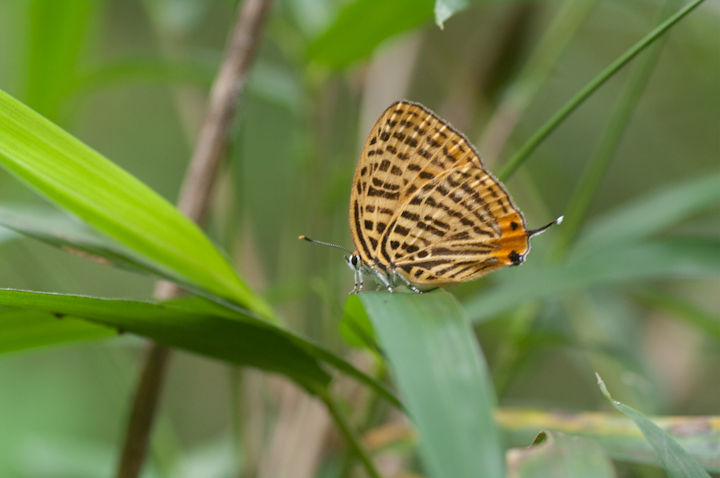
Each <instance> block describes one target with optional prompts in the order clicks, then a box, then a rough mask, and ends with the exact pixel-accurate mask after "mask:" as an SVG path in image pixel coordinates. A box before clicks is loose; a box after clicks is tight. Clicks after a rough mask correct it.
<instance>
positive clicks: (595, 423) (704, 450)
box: [495, 408, 720, 473]
mask: <svg viewBox="0 0 720 478" xmlns="http://www.w3.org/2000/svg"><path fill="white" fill-rule="evenodd" d="M495 418H496V420H497V422H498V424H499V425H500V426H501V427H502V429H503V431H504V432H505V435H506V436H507V439H508V442H509V443H510V445H511V446H520V445H522V444H525V443H527V442H528V440H532V438H533V437H534V436H535V435H536V434H537V432H538V430H547V429H552V430H558V431H561V432H564V433H568V434H573V435H579V436H583V437H586V438H592V439H593V440H594V441H595V442H597V443H598V444H599V445H600V446H601V447H602V448H603V449H604V450H605V453H607V454H608V455H609V456H610V457H611V458H612V459H613V460H618V461H624V462H628V463H637V464H643V465H655V466H661V463H660V460H659V459H658V456H657V454H656V453H655V451H654V450H653V448H652V446H651V445H650V443H648V441H647V440H646V439H645V438H644V437H643V435H642V433H640V430H638V428H637V427H636V426H635V424H634V423H633V421H632V420H630V419H629V418H627V417H625V416H621V415H618V414H610V413H601V412H571V411H568V410H563V411H560V412H558V411H549V410H536V409H524V408H502V409H500V410H498V413H497V414H496V415H495ZM651 420H652V421H653V423H655V424H656V425H657V426H658V427H660V428H661V429H662V430H663V431H664V432H665V433H667V434H668V435H669V436H670V437H671V438H672V439H673V440H675V441H676V442H678V443H679V444H680V446H682V447H683V449H685V451H687V452H688V453H689V454H690V456H692V457H693V458H694V459H696V460H697V461H698V462H699V463H700V464H701V465H702V466H703V467H705V468H706V469H707V470H708V471H711V472H713V473H720V455H718V452H717V451H718V449H720V416H705V417H695V416H693V417H682V416H681V417H651Z"/></svg>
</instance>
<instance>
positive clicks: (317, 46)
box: [309, 0, 433, 68]
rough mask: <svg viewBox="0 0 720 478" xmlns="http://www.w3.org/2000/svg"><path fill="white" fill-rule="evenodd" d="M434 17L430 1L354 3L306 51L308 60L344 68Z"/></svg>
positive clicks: (397, 0)
mask: <svg viewBox="0 0 720 478" xmlns="http://www.w3.org/2000/svg"><path fill="white" fill-rule="evenodd" d="M432 17H433V2H432V0H393V1H392V2H388V1H386V0H357V1H355V2H352V3H349V4H347V5H346V6H345V7H344V8H343V9H342V10H341V11H340V14H339V15H338V17H337V19H336V20H335V21H334V22H333V23H332V24H331V25H330V27H329V28H328V29H327V30H326V31H325V32H324V33H323V34H322V35H320V37H319V38H317V39H316V40H315V41H314V42H313V43H312V44H311V45H310V50H309V58H310V60H313V61H316V62H318V63H322V64H323V65H328V66H331V67H333V68H345V67H347V66H348V65H350V64H351V63H354V62H355V61H357V60H361V59H363V58H366V57H367V56H369V55H370V54H371V53H372V52H373V51H374V50H375V48H377V46H378V45H379V44H380V43H382V42H383V41H385V40H387V39H388V38H390V37H392V36H394V35H396V34H398V33H400V32H403V31H405V30H410V29H412V28H415V27H417V26H419V25H422V24H423V23H425V22H427V21H429V20H430V19H432Z"/></svg>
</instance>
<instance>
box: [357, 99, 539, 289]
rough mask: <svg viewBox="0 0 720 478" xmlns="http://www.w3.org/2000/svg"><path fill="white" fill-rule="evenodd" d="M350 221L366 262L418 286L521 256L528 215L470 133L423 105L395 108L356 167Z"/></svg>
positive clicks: (475, 273)
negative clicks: (479, 151)
mask: <svg viewBox="0 0 720 478" xmlns="http://www.w3.org/2000/svg"><path fill="white" fill-rule="evenodd" d="M350 228H351V232H352V236H353V241H354V242H355V245H356V247H357V249H358V253H359V254H360V257H361V258H362V260H363V261H364V262H365V263H366V264H368V265H370V266H371V267H373V268H375V269H376V270H377V269H380V270H382V271H383V273H387V274H391V273H392V271H397V272H398V273H400V274H402V275H404V276H405V277H406V278H407V279H408V280H410V281H411V282H413V283H417V284H429V285H442V284H447V283H454V282H463V281H467V280H472V279H474V278H476V277H479V276H481V275H483V274H485V273H487V272H490V271H492V270H494V269H497V268H499V267H503V266H508V265H513V264H518V263H520V262H522V260H523V258H524V257H525V254H527V252H528V251H529V242H528V234H527V229H526V227H525V220H524V219H523V216H522V213H521V212H520V211H519V210H518V209H517V208H516V207H515V205H514V204H513V203H512V200H511V199H510V197H509V195H508V193H507V191H505V189H504V187H503V186H502V184H500V183H499V182H498V181H497V180H496V179H495V178H494V177H493V176H492V175H491V174H490V173H488V172H487V171H485V169H484V168H483V165H482V161H481V160H480V157H479V156H478V154H477V152H476V151H475V149H474V148H473V147H472V146H471V144H470V142H469V141H468V140H467V139H466V138H465V136H464V135H463V134H462V133H460V132H458V131H456V130H455V129H454V128H452V127H451V126H450V125H449V124H447V123H446V122H445V121H443V120H442V119H440V118H438V117H437V116H436V115H435V114H434V113H433V112H432V111H430V110H428V109H426V108H425V107H423V106H422V105H418V104H416V103H411V102H407V101H402V102H398V103H395V104H393V105H391V106H390V107H389V108H388V109H387V110H385V112H384V113H383V114H382V116H381V117H380V118H379V119H378V121H377V122H376V123H375V125H374V126H373V129H372V131H371V132H370V134H369V136H368V139H367V140H366V142H365V145H364V147H363V151H362V154H361V157H360V161H359V162H358V166H357V169H356V171H355V177H354V181H353V191H352V193H351V198H350Z"/></svg>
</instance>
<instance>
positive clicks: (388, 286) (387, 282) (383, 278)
mask: <svg viewBox="0 0 720 478" xmlns="http://www.w3.org/2000/svg"><path fill="white" fill-rule="evenodd" d="M374 272H375V276H376V277H377V278H378V280H379V281H380V282H382V285H384V286H385V288H386V289H387V291H388V292H390V293H391V294H392V293H393V292H395V291H394V290H393V288H392V285H391V284H390V280H389V279H388V277H387V276H386V275H385V274H383V273H382V272H378V271H374Z"/></svg>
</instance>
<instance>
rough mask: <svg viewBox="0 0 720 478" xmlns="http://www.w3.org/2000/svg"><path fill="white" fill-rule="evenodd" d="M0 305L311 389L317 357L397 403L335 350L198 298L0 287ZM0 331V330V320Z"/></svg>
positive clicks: (321, 382) (320, 383) (317, 377)
mask: <svg viewBox="0 0 720 478" xmlns="http://www.w3.org/2000/svg"><path fill="white" fill-rule="evenodd" d="M0 306H7V307H15V308H22V309H27V311H37V312H45V313H48V312H49V313H51V314H59V315H61V316H73V317H79V318H83V319H87V320H89V321H92V322H95V323H100V324H103V325H109V326H112V327H115V328H118V329H121V330H123V331H128V332H132V333H134V334H137V335H141V336H144V337H147V338H150V339H152V340H154V341H156V342H159V343H162V344H165V345H168V346H170V347H177V348H181V349H185V350H188V351H191V352H195V353H198V354H201V355H205V356H208V357H212V358H216V359H219V360H223V361H226V362H231V363H236V364H241V365H249V366H252V367H257V368H260V369H263V370H267V371H270V372H277V373H281V374H284V375H286V376H288V377H289V378H291V379H293V380H295V381H296V382H297V383H299V384H300V385H303V386H305V387H306V388H307V389H308V390H310V391H311V392H313V393H314V392H316V391H318V390H320V389H323V388H324V387H326V385H327V383H328V382H329V380H330V376H329V375H328V374H327V372H325V371H324V370H323V369H322V368H321V367H320V365H319V363H318V361H322V362H325V363H326V364H328V365H331V366H333V367H335V368H336V369H337V370H339V371H341V372H343V373H345V374H347V375H349V376H351V377H353V378H355V379H356V380H358V381H359V382H361V383H364V384H365V385H367V386H369V387H370V388H372V389H373V390H374V391H375V392H376V393H378V394H379V395H380V396H382V397H384V398H385V399H387V400H388V401H389V402H390V403H392V404H393V405H394V406H396V407H398V408H402V405H401V404H400V402H399V401H398V400H397V398H396V397H395V396H394V395H393V394H392V392H390V391H389V390H388V388H387V387H386V386H385V385H384V384H382V383H380V382H378V381H377V380H375V379H374V378H372V377H370V376H368V375H367V374H364V373H363V372H361V371H360V370H358V369H357V368H355V367H353V366H352V365H351V364H350V363H348V362H347V361H345V360H343V359H342V358H340V357H338V356H337V355H335V354H333V353H331V352H329V351H327V350H325V349H323V348H322V347H320V346H318V345H316V344H314V343H312V342H310V341H308V340H306V339H304V338H303V337H301V336H299V335H296V334H294V333H292V332H290V331H288V330H285V329H283V328H280V327H278V326H276V325H274V324H272V323H269V322H267V321H264V320H260V319H256V318H255V317H253V316H251V315H247V314H243V313H242V311H241V310H239V309H237V308H235V309H231V308H228V307H227V306H223V305H221V304H217V303H215V302H210V301H207V300H204V299H201V298H198V297H188V298H184V299H179V300H175V301H171V302H163V303H159V302H152V301H134V300H122V299H104V298H99V297H87V296H77V295H64V294H52V293H40V292H30V291H20V290H12V289H0ZM56 320H57V319H56ZM0 332H2V333H3V334H4V331H3V329H2V323H0Z"/></svg>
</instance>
